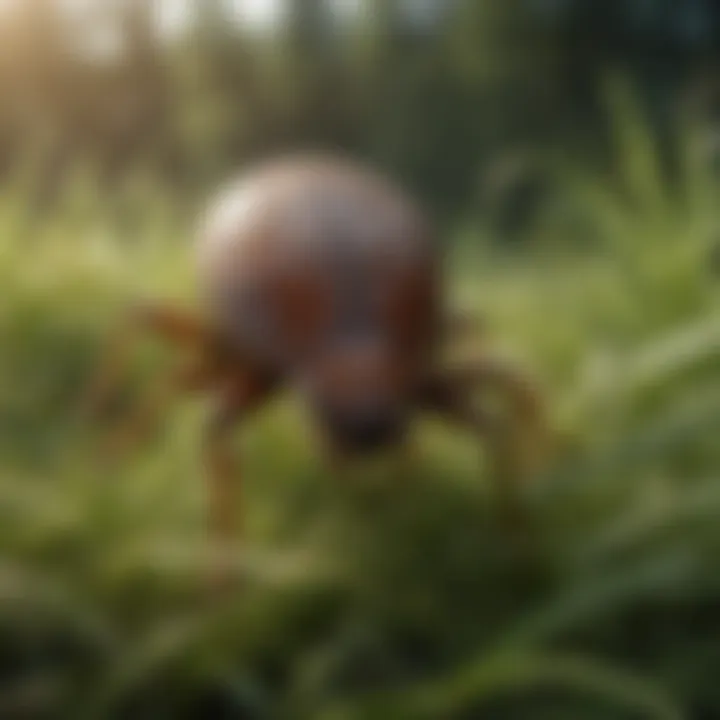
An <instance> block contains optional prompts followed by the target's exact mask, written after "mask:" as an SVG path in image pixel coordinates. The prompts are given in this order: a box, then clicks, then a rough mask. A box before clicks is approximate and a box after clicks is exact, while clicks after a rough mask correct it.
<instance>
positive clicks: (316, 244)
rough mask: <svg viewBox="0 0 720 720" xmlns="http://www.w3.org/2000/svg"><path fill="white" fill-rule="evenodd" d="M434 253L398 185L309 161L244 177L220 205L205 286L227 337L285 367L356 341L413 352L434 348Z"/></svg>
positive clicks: (204, 240) (212, 215)
mask: <svg viewBox="0 0 720 720" xmlns="http://www.w3.org/2000/svg"><path fill="white" fill-rule="evenodd" d="M434 253H435V247H434V242H433V238H432V237H431V233H430V231H429V229H428V226H427V222H426V220H425V218H424V216H423V215H422V213H421V212H420V211H419V210H418V209H417V207H416V206H415V205H414V204H413V203H412V202H410V201H409V200H408V198H407V197H406V196H405V195H404V194H403V193H402V192H401V191H400V190H399V189H397V188H395V187H394V186H392V185H391V184H389V183H388V182H387V181H385V180H383V179H381V178H379V177H377V176H376V175H374V174H372V173H370V172H369V171H367V170H365V169H364V168H359V167H357V166H353V165H351V164H346V163H343V162H340V161H338V160H334V159H324V158H301V159H295V160H285V161H283V162H279V163H273V164H269V165H267V166H265V167H263V168H261V169H260V170H257V171H255V172H254V173H252V174H251V175H250V176H248V177H246V178H241V179H240V180H239V181H238V182H236V183H234V184H233V185H231V186H230V187H229V188H228V189H227V190H226V191H225V192H224V193H223V194H222V195H221V196H220V198H219V200H218V201H217V202H216V203H215V204H214V205H213V206H212V207H211V209H210V212H209V214H208V216H207V218H206V225H205V229H204V232H203V233H202V235H201V242H200V263H199V265H200V273H201V275H200V282H201V286H202V291H203V294H204V297H205V299H206V301H207V303H208V308H209V311H210V313H211V317H212V319H213V320H214V321H215V322H216V323H217V324H218V325H219V326H220V327H221V328H222V330H223V332H225V333H226V334H227V335H228V337H229V338H231V339H232V340H233V341H234V342H236V343H238V345H241V346H242V348H243V349H244V350H245V351H250V352H252V353H254V354H256V355H257V356H258V357H259V358H261V359H262V361H263V362H266V363H267V362H271V363H273V364H276V365H279V366H281V367H283V368H284V367H286V366H288V365H290V366H292V364H293V363H296V362H298V359H300V358H303V357H305V356H307V355H308V354H312V353H313V352H314V351H316V350H317V349H318V348H321V347H324V346H327V345H328V344H332V343H333V342H339V341H343V340H346V339H352V338H353V337H356V336H359V335H366V336H376V337H378V338H384V339H385V340H387V341H388V342H389V343H391V344H392V343H395V344H397V345H402V344H406V345H407V346H408V351H409V352H410V350H411V348H410V345H413V349H414V348H415V346H416V345H417V344H418V343H420V344H421V345H422V344H424V343H425V342H427V343H430V342H431V335H432V334H433V332H434V329H435V328H434V322H435V315H436V312H435V310H436V308H435V302H436V297H437V293H436V292H435V290H436V284H437V278H436V266H437V263H436V262H435V260H436V258H435V257H434ZM418 347H419V346H418Z"/></svg>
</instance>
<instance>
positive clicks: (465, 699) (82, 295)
mask: <svg viewBox="0 0 720 720" xmlns="http://www.w3.org/2000/svg"><path fill="white" fill-rule="evenodd" d="M616 102H617V103H620V104H622V93H620V95H619V96H618V97H616ZM616 115H617V117H618V119H619V120H618V123H617V127H616V144H617V155H618V157H619V158H620V159H622V162H621V163H619V164H618V168H617V172H618V178H615V179H612V178H610V179H608V178H604V179H600V178H588V177H585V176H584V175H583V174H582V173H577V172H576V171H575V170H574V169H572V168H567V167H562V168H559V169H558V168H555V169H554V172H557V173H558V178H559V183H560V187H561V188H562V193H563V202H564V203H565V207H570V208H572V212H573V214H574V216H575V217H576V216H580V217H582V218H583V222H584V224H585V226H586V227H589V228H592V230H593V235H594V240H593V243H591V244H590V246H588V245H587V244H584V243H582V242H580V241H581V240H582V239H583V238H580V237H577V236H575V235H573V233H572V232H570V231H569V230H568V228H569V227H575V225H573V224H572V223H569V224H568V223H565V222H564V221H563V217H562V211H561V210H556V211H555V215H553V214H552V213H550V214H548V215H547V216H546V217H545V218H544V220H543V223H544V225H543V226H542V227H541V226H536V227H535V232H536V235H532V233H531V236H530V237H529V239H528V247H527V248H526V249H525V250H524V251H520V252H517V251H516V252H515V253H513V254H512V255H507V254H503V253H499V252H498V251H497V250H495V249H493V247H492V245H491V244H490V243H488V242H485V240H484V238H485V237H486V234H485V232H484V231H483V229H482V228H478V227H474V228H472V229H471V230H468V232H467V233H465V234H464V235H467V236H468V237H467V238H465V237H464V236H461V237H460V238H458V240H457V242H456V243H455V244H454V245H452V246H451V247H452V252H451V258H450V273H451V276H452V278H453V292H454V294H455V296H456V297H455V300H456V301H457V303H458V304H460V305H463V306H467V307H470V308H472V309H473V310H475V311H477V312H479V313H481V314H482V315H483V316H484V317H486V318H487V322H488V326H489V328H490V342H491V343H493V344H494V345H495V346H497V347H499V348H504V349H506V350H507V351H508V352H509V353H511V354H514V355H516V356H517V357H519V358H521V360H522V362H523V363H525V364H526V365H528V366H529V367H531V368H533V369H535V370H536V372H537V374H538V375H539V377H540V379H541V381H542V383H543V385H544V387H545V388H546V391H547V393H548V395H549V397H551V398H552V411H553V420H554V422H555V423H556V424H557V426H558V427H560V428H562V429H563V430H564V432H565V433H566V434H567V437H568V445H567V448H566V454H565V455H564V456H563V457H561V458H559V459H558V461H557V463H556V465H555V466H554V467H553V468H552V469H551V471H550V472H549V473H548V475H547V476H546V477H542V478H537V479H536V480H535V482H534V484H533V485H532V486H531V487H529V488H528V489H527V503H528V506H529V508H530V511H531V512H532V515H533V518H534V521H535V523H536V526H537V527H536V532H537V542H536V546H535V547H534V549H533V550H534V551H533V554H532V556H531V557H530V556H518V555H516V554H514V553H513V552H512V548H511V547H510V546H509V545H508V543H507V538H506V537H505V536H504V535H503V533H502V532H501V531H500V530H499V529H498V527H497V524H496V523H495V521H494V514H493V509H492V505H491V503H490V502H489V494H488V487H487V483H486V478H485V475H484V471H483V467H482V462H481V452H480V451H479V450H478V448H476V447H475V445H474V442H473V440H472V439H471V438H469V437H465V436H461V435H459V434H455V433H454V432H453V431H451V430H450V429H448V428H445V427H442V426H439V425H437V424H434V423H432V422H430V421H423V422H422V423H421V424H420V426H419V427H418V436H419V437H418V442H417V445H418V450H417V452H418V454H419V458H418V459H417V460H416V462H415V465H414V473H413V477H412V480H411V484H410V485H408V486H405V487H397V486H393V485H392V484H391V483H389V482H388V481H387V479H386V478H385V475H383V476H382V477H381V478H379V480H380V481H379V482H374V483H372V484H371V485H368V487H363V485H362V484H358V485H354V484H350V485H340V484H338V483H337V482H335V481H334V479H333V478H331V477H328V476H326V474H325V473H324V471H323V468H322V465H321V462H320V458H319V457H318V456H317V455H316V454H315V453H314V452H313V451H312V445H311V442H309V440H310V438H309V437H308V435H307V431H306V429H305V425H304V422H303V417H302V415H301V414H300V410H299V409H298V408H297V407H296V406H295V405H294V403H293V402H292V401H291V400H282V401H280V402H278V403H277V404H276V405H275V406H273V407H272V408H269V409H268V411H267V412H265V413H263V414H262V416H261V417H259V418H258V419H257V422H253V423H251V424H249V425H248V426H247V428H246V429H245V431H244V432H243V433H242V437H241V438H240V437H239V438H238V444H239V446H242V452H243V454H244V458H243V460H244V464H245V466H246V473H245V481H244V488H245V508H244V509H245V511H246V515H247V521H248V533H247V535H248V539H247V543H246V545H244V546H242V547H239V548H238V550H237V559H238V562H239V563H242V564H243V565H244V566H245V568H246V571H247V573H248V577H249V583H248V586H247V587H246V588H245V589H244V591H242V592H239V593H238V594H237V595H234V596H232V597H229V598H228V599H227V600H226V601H225V603H224V604H223V605H221V606H213V607H207V606H204V605H203V604H202V603H201V602H200V601H199V599H198V591H199V588H200V585H201V582H202V577H203V575H202V573H203V560H204V545H203V530H204V525H203V519H204V512H203V507H204V505H203V504H204V498H203V486H202V473H201V469H200V464H199V453H198V451H199V443H198V438H199V428H200V423H201V414H202V403H197V402H190V403H179V404H178V405H177V407H174V408H173V409H172V410H171V412H170V413H169V414H168V415H167V417H166V419H165V423H164V426H163V428H162V429H161V432H160V433H159V434H158V436H157V437H155V438H154V439H153V441H152V442H150V443H148V444H147V445H146V446H144V447H143V448H141V449H140V450H139V451H138V452H137V453H135V454H133V455H132V456H131V457H129V458H126V459H124V460H122V461H121V462H117V463H115V464H113V465H112V466H107V465H105V466H103V465H102V464H101V463H100V462H99V461H98V456H97V452H96V451H95V449H94V448H95V443H96V441H97V433H96V432H95V429H94V428H88V427H84V426H82V425H81V424H79V423H78V422H77V420H76V418H75V417H74V415H73V412H72V410H73V407H74V405H73V403H74V401H75V400H76V398H77V396H78V393H79V392H80V389H81V388H82V386H83V382H84V381H85V379H86V378H87V375H88V373H89V372H90V370H91V368H92V367H93V363H94V360H95V357H96V353H97V352H98V350H99V348H100V346H101V344H102V341H103V339H104V338H105V337H107V335H108V334H109V333H110V332H111V331H112V327H113V324H114V322H115V320H116V319H117V317H118V313H119V312H121V310H122V308H123V307H124V304H125V303H126V302H127V301H128V300H131V299H135V298H137V296H139V295H152V296H163V297H168V298H171V299H176V300H178V301H179V302H183V303H188V304H191V303H192V302H193V296H192V288H193V286H192V244H191V241H192V237H191V233H190V232H189V229H188V228H189V225H188V223H187V216H188V212H187V211H186V208H180V207H178V206H177V203H175V202H174V201H173V199H172V198H170V197H166V196H165V195H164V194H163V193H162V190H161V189H160V188H157V187H154V186H152V184H150V183H148V182H147V180H146V179H143V178H140V179H139V180H138V181H137V182H136V183H134V184H133V183H129V184H128V188H127V191H126V192H123V193H119V194H118V196H117V197H115V198H113V199H112V200H108V199H107V198H100V197H99V196H98V195H97V194H96V193H95V190H94V187H95V184H94V182H93V180H92V175H91V174H89V173H88V172H87V171H83V172H78V174H77V176H75V177H74V178H71V179H70V180H69V181H68V186H67V190H66V197H65V199H64V200H63V202H62V204H61V205H60V206H59V207H58V208H56V209H55V210H54V211H53V212H52V213H50V214H47V213H45V214H43V213H38V212H33V211H32V209H31V208H30V206H29V204H28V203H27V201H26V198H27V190H26V188H25V187H24V186H23V183H22V181H20V180H18V183H17V184H16V187H9V188H8V189H7V191H6V192H4V193H3V195H2V198H0V285H1V286H2V288H3V299H4V302H3V303H2V306H0V347H1V348H2V350H1V351H0V514H1V515H2V522H0V547H1V548H2V551H1V554H0V717H11V718H15V717H18V718H26V717H27V718H35V717H39V718H44V717H47V718H56V717H68V718H85V717H87V718H111V717H133V718H182V717H188V718H189V717H192V718H199V717H233V718H323V720H324V719H327V720H335V719H337V720H341V719H343V720H345V718H355V717H363V718H365V717H367V718H390V719H393V718H424V717H427V718H458V719H464V718H477V717H484V718H492V719H493V720H494V719H495V718H497V719H503V720H504V719H506V718H507V719H509V720H513V719H514V718H523V719H525V718H532V720H538V719H540V720H542V719H544V718H548V719H552V720H564V719H565V718H567V719H568V720H571V719H572V720H577V719H578V718H582V719H585V718H587V719H588V720H594V719H596V718H597V719H598V720H602V719H606V718H607V719H615V718H618V719H622V718H658V719H665V718H667V719H668V720H669V719H671V718H690V719H692V720H696V719H697V720H701V719H704V718H715V717H720V689H718V687H717V682H716V672H717V667H718V663H720V645H718V644H717V642H716V640H715V639H714V638H716V637H717V633H718V631H720V616H719V615H718V612H717V608H718V607H720V581H719V580H718V578H720V575H718V573H717V567H718V564H717V563H718V557H719V553H720V530H718V524H717V520H716V518H717V514H718V512H720V477H719V476H718V469H719V468H720V445H718V443H717V437H718V430H719V429H720V385H719V384H718V377H719V376H718V370H719V368H720V294H719V289H720V288H719V286H718V276H717V268H716V267H714V266H713V264H712V262H711V257H712V246H713V242H715V239H716V237H717V230H718V229H720V227H719V226H718V223H719V222H720V214H718V211H717V209H716V205H715V198H716V197H717V190H718V186H717V181H716V179H715V178H713V177H712V176H711V175H710V174H709V173H708V171H707V169H706V167H705V165H704V164H703V163H702V161H701V160H702V158H699V157H696V154H694V153H695V149H694V144H693V142H692V133H687V135H688V138H689V140H688V141H687V142H686V141H685V140H686V138H685V135H684V134H683V133H680V136H681V139H680V141H679V142H678V146H679V152H680V154H681V155H682V157H683V158H684V161H683V162H684V164H683V167H684V168H685V177H684V179H683V184H682V187H681V189H680V191H675V192H674V193H673V194H671V193H670V192H669V189H668V187H667V185H666V183H664V181H663V180H662V179H661V178H662V173H661V171H660V169H659V168H658V166H657V164H656V163H655V161H654V157H655V155H654V151H653V148H652V137H651V136H650V135H649V134H648V133H647V131H646V130H643V129H642V125H641V123H640V124H638V121H637V119H636V118H634V117H633V116H632V113H630V112H627V111H617V112H616ZM619 188H622V190H620V189H619ZM558 213H559V214H558ZM127 218H131V219H132V221H133V222H132V225H127V224H124V223H123V222H121V220H123V219H127ZM541 225H542V223H541ZM563 233H564V234H563ZM550 236H552V243H546V242H545V241H544V238H547V237H550ZM159 352H161V351H159ZM162 367H163V364H162V357H158V356H155V355H148V357H147V358H145V364H143V363H142V362H140V359H138V367H136V369H135V374H134V375H133V376H132V378H131V382H138V383H139V381H140V378H141V377H142V376H143V374H144V373H146V372H147V373H153V372H162ZM135 387H139V385H138V386H135ZM239 449H240V447H239Z"/></svg>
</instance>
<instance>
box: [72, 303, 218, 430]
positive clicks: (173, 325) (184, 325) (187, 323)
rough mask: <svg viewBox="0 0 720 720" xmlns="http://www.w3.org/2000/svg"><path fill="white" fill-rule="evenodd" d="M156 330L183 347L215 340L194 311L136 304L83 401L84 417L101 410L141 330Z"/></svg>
mask: <svg viewBox="0 0 720 720" xmlns="http://www.w3.org/2000/svg"><path fill="white" fill-rule="evenodd" d="M143 332H145V333H148V334H153V335H155V336H157V337H161V338H163V339H164V340H166V341H168V342H170V343H172V344H174V345H176V346H180V347H183V348H184V349H195V350H202V349H203V348H204V347H206V346H208V345H209V344H210V343H211V342H212V337H211V333H210V332H209V331H208V330H207V329H206V328H205V327H204V326H203V324H202V323H201V322H200V321H199V320H197V319H196V318H194V317H192V316H191V315H189V314H187V313H185V312H183V311H181V310H177V309H175V308H172V307H169V306H165V305H159V304H144V305H140V306H138V307H137V308H135V309H134V310H133V311H132V312H131V313H130V314H129V315H128V317H127V318H126V319H125V322H124V323H123V324H122V326H121V327H120V328H119V329H118V331H116V332H115V334H114V335H113V337H112V338H111V339H110V342H109V343H108V346H107V347H106V349H105V352H104V354H103V357H102V358H101V361H100V363H99V367H98V369H97V372H96V374H95V376H94V377H93V379H92V381H91V383H90V384H89V387H88V388H87V389H86V391H85V393H84V396H83V398H82V401H81V404H80V411H81V413H82V415H83V417H87V416H88V415H94V414H95V413H98V412H100V411H101V410H102V406H103V404H104V403H105V402H106V401H107V400H108V397H109V395H110V394H111V393H112V392H113V390H114V387H115V385H116V384H117V382H118V380H119V378H120V376H121V375H122V372H123V370H124V369H125V367H126V365H127V364H128V361H129V356H130V353H131V351H132V349H133V346H134V345H135V342H136V341H137V340H138V336H139V335H140V334H141V333H143Z"/></svg>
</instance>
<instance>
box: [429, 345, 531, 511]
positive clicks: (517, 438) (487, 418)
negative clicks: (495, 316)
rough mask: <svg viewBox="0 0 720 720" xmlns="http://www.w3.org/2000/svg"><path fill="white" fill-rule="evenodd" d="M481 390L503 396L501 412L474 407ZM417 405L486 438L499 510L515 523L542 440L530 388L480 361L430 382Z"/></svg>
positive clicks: (504, 368) (493, 363)
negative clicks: (522, 488)
mask: <svg viewBox="0 0 720 720" xmlns="http://www.w3.org/2000/svg"><path fill="white" fill-rule="evenodd" d="M485 390H490V391H493V392H499V393H500V394H501V395H502V396H503V398H502V399H503V400H505V403H504V407H503V409H502V411H500V412H493V413H491V412H489V411H488V409H487V407H485V408H483V406H482V405H481V404H479V403H477V402H476V401H474V398H473V395H474V394H475V393H476V392H480V391H485ZM423 405H424V407H425V408H426V409H428V410H431V411H435V412H438V413H439V414H441V415H442V416H444V417H446V418H448V419H450V420H452V421H454V422H456V423H459V424H460V425H462V426H465V427H468V428H470V429H471V430H473V431H474V432H476V433H478V434H479V435H482V436H484V437H485V438H487V440H488V441H489V446H490V455H491V459H492V464H493V473H494V475H495V491H496V492H497V494H498V500H499V503H500V506H501V510H502V511H503V512H504V514H506V516H508V517H512V518H514V519H515V520H518V519H519V517H520V514H521V513H520V495H519V490H520V484H521V482H522V481H523V480H524V479H525V477H526V476H527V475H528V474H529V472H530V471H531V468H532V466H533V464H534V463H535V461H536V453H537V444H538V442H539V441H540V437H541V434H542V420H541V417H542V413H541V405H540V401H539V398H538V394H537V392H536V390H535V389H534V387H533V385H532V384H531V383H530V382H529V381H528V380H527V379H526V378H525V377H524V376H523V375H522V374H521V373H519V372H518V371H516V370H514V369H513V368H511V367H510V366H509V365H508V364H506V363H503V362H502V361H497V360H493V359H491V358H486V359H483V360H479V361H477V362H474V363H468V364H465V365H462V366H459V367H456V368H454V369H449V370H447V371H445V372H444V373H443V372H441V373H438V374H437V375H436V376H435V377H433V378H431V380H430V381H429V382H428V384H427V386H426V388H425V391H424V395H423Z"/></svg>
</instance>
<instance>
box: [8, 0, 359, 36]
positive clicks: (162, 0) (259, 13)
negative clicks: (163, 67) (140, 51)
mask: <svg viewBox="0 0 720 720" xmlns="http://www.w3.org/2000/svg"><path fill="white" fill-rule="evenodd" d="M57 1H58V2H59V3H60V4H61V5H63V6H65V7H66V8H67V9H68V10H70V11H71V12H72V11H78V10H87V9H88V8H92V7H93V6H95V7H97V6H101V5H102V4H103V3H108V4H109V3H111V2H118V0H57ZM348 1H350V0H348ZM21 2H22V0H0V12H2V11H3V10H9V9H11V8H12V6H13V5H19V4H20V3H21ZM148 2H154V3H155V4H156V6H157V7H158V14H159V18H160V22H161V23H162V26H163V28H164V29H165V30H167V31H168V32H171V33H172V32H174V31H176V30H179V29H181V28H182V27H183V26H184V24H185V22H186V21H187V18H188V15H189V10H190V9H191V8H192V5H193V4H196V3H198V2H202V0H148ZM223 2H224V3H225V4H226V5H227V7H228V8H229V9H230V11H231V12H232V13H233V14H234V15H236V16H237V18H238V19H239V20H240V19H241V20H243V21H245V22H247V23H248V24H249V25H251V26H253V27H257V28H260V29H261V28H265V27H271V26H272V25H273V24H274V23H275V22H276V21H277V20H278V19H279V18H280V17H281V16H282V12H283V6H284V4H285V2H284V0H223Z"/></svg>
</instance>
